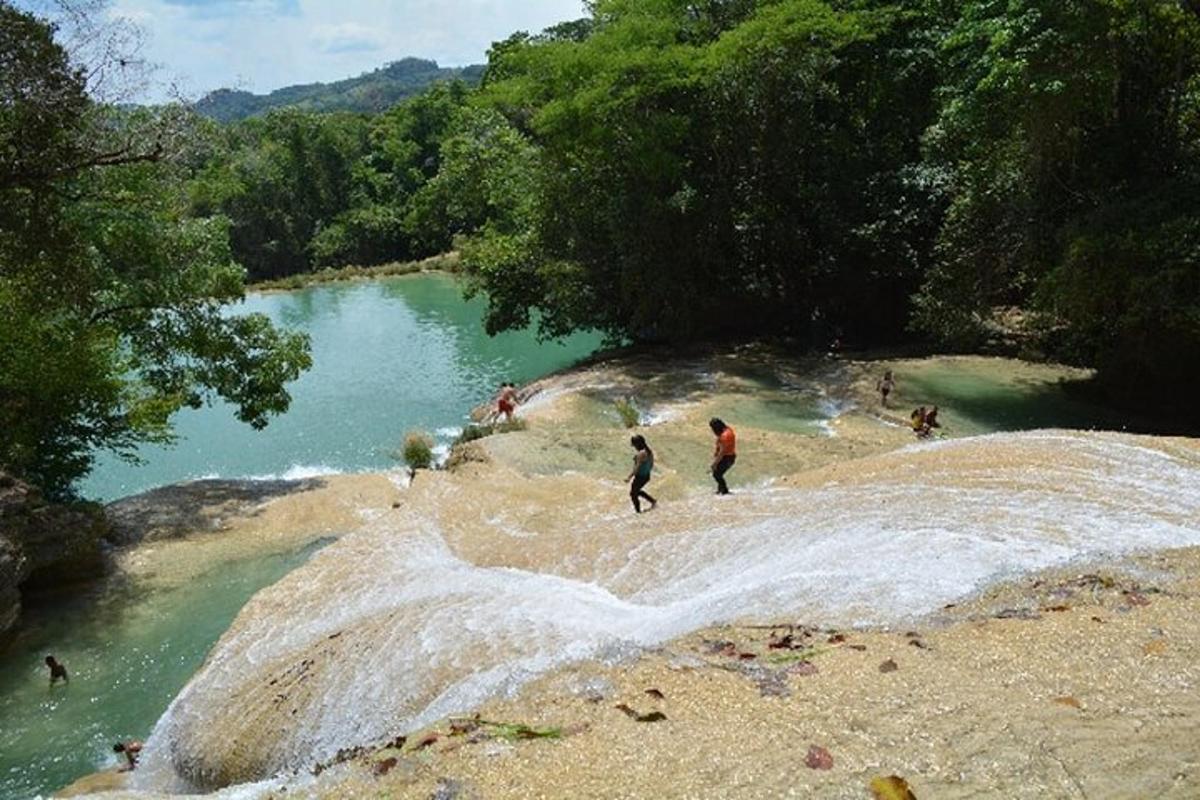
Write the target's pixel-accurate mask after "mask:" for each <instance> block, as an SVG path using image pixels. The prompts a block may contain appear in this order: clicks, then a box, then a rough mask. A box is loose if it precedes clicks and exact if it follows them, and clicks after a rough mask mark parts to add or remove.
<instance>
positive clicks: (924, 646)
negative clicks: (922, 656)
mask: <svg viewBox="0 0 1200 800" xmlns="http://www.w3.org/2000/svg"><path fill="white" fill-rule="evenodd" d="M908 643H909V644H910V645H912V646H913V647H915V648H917V649H918V650H928V649H929V645H927V644H925V643H924V642H922V641H921V640H920V639H909V640H908Z"/></svg>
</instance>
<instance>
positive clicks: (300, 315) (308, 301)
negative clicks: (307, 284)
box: [80, 275, 600, 500]
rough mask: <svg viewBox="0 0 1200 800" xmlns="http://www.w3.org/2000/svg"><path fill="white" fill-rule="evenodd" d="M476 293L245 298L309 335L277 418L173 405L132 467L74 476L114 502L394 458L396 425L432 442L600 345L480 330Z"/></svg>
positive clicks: (430, 286)
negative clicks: (509, 387)
mask: <svg viewBox="0 0 1200 800" xmlns="http://www.w3.org/2000/svg"><path fill="white" fill-rule="evenodd" d="M483 309H484V301H483V300H481V299H478V298H477V299H475V300H473V301H470V302H464V301H463V299H462V295H461V292H460V290H459V287H458V285H457V284H456V283H455V281H454V280H453V279H452V278H451V277H449V276H445V275H415V276H408V277H402V278H395V279H391V280H386V281H378V282H369V283H367V282H364V283H353V284H341V285H338V284H334V285H324V286H317V287H314V288H310V289H305V290H302V291H298V292H287V293H278V294H266V295H252V296H250V297H248V298H247V300H246V301H245V303H244V304H243V305H242V306H240V307H239V308H238V309H237V310H238V311H245V312H251V311H257V312H261V313H264V314H266V315H267V316H269V317H270V318H271V319H272V320H274V321H275V322H277V323H279V324H281V325H285V326H289V327H292V328H297V329H300V330H303V331H307V332H308V333H309V335H311V336H312V349H313V368H312V369H311V370H309V371H308V372H307V373H305V374H304V376H303V377H301V378H300V380H298V381H296V382H295V383H294V384H292V386H291V392H292V406H291V409H290V410H289V411H288V413H287V414H286V415H284V416H282V417H277V418H275V419H274V420H272V421H271V424H270V425H268V426H267V428H266V429H265V430H262V431H254V430H253V429H251V428H250V427H249V426H248V425H245V424H243V423H240V422H238V421H237V420H236V419H235V418H234V416H233V413H232V411H231V410H230V409H229V407H227V406H225V405H224V404H217V405H215V406H213V407H211V408H204V409H200V410H198V411H192V410H184V411H181V412H180V413H179V414H178V415H177V416H176V419H175V426H176V430H177V432H178V434H179V442H178V443H177V444H176V445H175V446H174V447H144V448H142V451H141V455H142V457H143V459H144V461H145V463H144V464H141V465H131V464H127V463H124V462H122V461H121V460H119V459H117V458H114V457H112V456H107V455H106V456H104V457H102V458H101V460H100V462H99V463H98V465H97V467H96V469H95V471H94V472H93V473H92V474H91V476H89V477H88V478H87V479H86V480H84V481H83V482H82V483H81V484H80V489H81V492H82V493H83V494H84V495H85V496H87V497H92V498H98V499H102V500H113V499H116V498H118V497H123V496H126V495H130V494H136V493H138V492H141V491H144V490H146V489H150V488H153V487H155V486H162V485H164V484H169V483H177V482H179V481H185V480H190V479H195V478H203V477H222V478H241V477H266V476H297V477H301V476H304V475H309V474H319V473H322V472H351V471H360V470H372V469H380V468H385V467H389V466H394V465H395V463H396V462H395V461H394V460H393V459H392V457H391V453H392V452H393V451H394V450H395V449H396V448H397V447H398V445H399V444H400V441H401V439H402V438H403V436H404V433H405V432H406V431H408V430H410V429H412V428H421V429H424V430H427V431H429V432H430V433H433V434H437V437H436V438H437V439H438V440H439V442H440V443H441V444H446V443H448V442H449V441H450V440H451V439H453V438H454V435H455V432H456V429H457V428H459V427H461V426H462V424H463V422H464V421H465V418H466V413H467V411H469V410H470V408H471V407H472V406H473V405H475V404H476V403H479V402H482V401H485V400H487V399H489V398H490V397H491V396H492V395H493V394H494V393H495V390H496V387H497V386H498V384H499V383H500V382H501V381H503V380H512V381H514V382H516V383H518V384H519V383H522V382H526V381H530V380H533V379H535V378H538V377H541V376H542V375H545V374H547V373H549V372H553V371H554V370H557V369H561V368H563V367H567V366H570V365H571V364H572V363H574V362H575V361H578V360H579V359H580V358H583V357H584V356H587V355H588V354H590V353H591V352H593V351H594V350H595V349H596V348H597V347H598V346H599V344H600V339H599V337H598V336H595V335H587V334H577V335H575V336H572V337H570V338H569V339H567V340H565V341H563V342H549V343H547V342H539V341H537V339H536V337H535V336H534V334H533V332H531V331H522V332H510V333H504V334H501V335H499V336H496V337H489V336H488V335H487V334H486V333H485V332H484V330H483V325H482V322H481V321H482V318H483Z"/></svg>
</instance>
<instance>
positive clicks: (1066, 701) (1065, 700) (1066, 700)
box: [1054, 695, 1083, 709]
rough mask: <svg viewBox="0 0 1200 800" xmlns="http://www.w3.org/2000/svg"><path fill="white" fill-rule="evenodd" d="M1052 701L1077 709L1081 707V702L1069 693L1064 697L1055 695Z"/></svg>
mask: <svg viewBox="0 0 1200 800" xmlns="http://www.w3.org/2000/svg"><path fill="white" fill-rule="evenodd" d="M1054 702H1056V703H1058V704H1059V705H1060V706H1070V707H1071V708H1079V709H1082V708H1083V704H1082V703H1080V702H1079V701H1078V700H1076V699H1075V698H1074V697H1072V696H1070V695H1067V696H1065V697H1056V698H1054Z"/></svg>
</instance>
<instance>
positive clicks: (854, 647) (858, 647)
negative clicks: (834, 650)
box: [846, 644, 867, 653]
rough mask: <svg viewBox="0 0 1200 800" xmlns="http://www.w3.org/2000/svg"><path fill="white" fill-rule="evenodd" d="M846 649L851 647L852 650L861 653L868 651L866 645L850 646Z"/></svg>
mask: <svg viewBox="0 0 1200 800" xmlns="http://www.w3.org/2000/svg"><path fill="white" fill-rule="evenodd" d="M846 647H849V648H850V649H851V650H857V651H859V652H860V653H863V652H866V649H867V646H866V645H865V644H848V645H846Z"/></svg>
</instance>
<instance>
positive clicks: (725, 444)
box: [708, 417, 737, 494]
mask: <svg viewBox="0 0 1200 800" xmlns="http://www.w3.org/2000/svg"><path fill="white" fill-rule="evenodd" d="M708 427H709V428H711V429H712V432H713V433H714V434H715V435H716V437H717V445H716V447H715V448H714V449H713V458H712V476H713V480H715V481H716V482H717V494H729V485H728V484H726V483H725V473H726V472H728V471H729V470H730V468H732V467H733V464H734V462H735V461H737V436H736V434H734V432H733V428H731V427H729V426H728V425H726V424H725V422H724V421H723V420H720V419H718V418H717V417H713V418H712V419H710V420H709V421H708Z"/></svg>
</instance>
